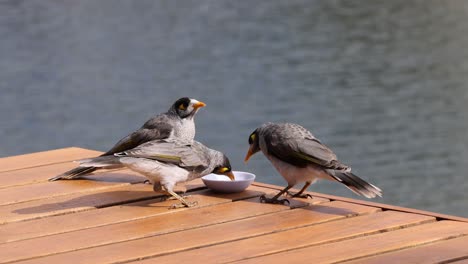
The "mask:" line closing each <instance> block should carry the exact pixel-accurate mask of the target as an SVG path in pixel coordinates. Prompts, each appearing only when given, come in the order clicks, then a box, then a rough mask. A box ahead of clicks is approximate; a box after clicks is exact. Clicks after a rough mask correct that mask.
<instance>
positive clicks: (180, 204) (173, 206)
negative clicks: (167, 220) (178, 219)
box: [169, 201, 198, 209]
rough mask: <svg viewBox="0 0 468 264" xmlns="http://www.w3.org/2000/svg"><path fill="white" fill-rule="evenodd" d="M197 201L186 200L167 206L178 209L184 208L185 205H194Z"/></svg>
mask: <svg viewBox="0 0 468 264" xmlns="http://www.w3.org/2000/svg"><path fill="white" fill-rule="evenodd" d="M197 205H198V202H197V201H194V202H186V203H179V204H173V205H171V206H170V207H169V209H178V208H185V207H194V206H197Z"/></svg>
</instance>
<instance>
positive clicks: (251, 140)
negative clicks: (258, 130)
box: [249, 134, 255, 145]
mask: <svg viewBox="0 0 468 264" xmlns="http://www.w3.org/2000/svg"><path fill="white" fill-rule="evenodd" d="M254 141H255V134H251V135H250V137H249V144H250V145H252V143H253V142H254Z"/></svg>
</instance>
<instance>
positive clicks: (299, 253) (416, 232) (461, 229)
mask: <svg viewBox="0 0 468 264" xmlns="http://www.w3.org/2000/svg"><path fill="white" fill-rule="evenodd" d="M466 234H468V225H467V224H466V223H462V222H456V221H438V222H435V223H429V224H424V225H418V226H415V227H410V228H405V229H401V230H396V231H392V232H386V233H382V234H377V235H370V236H364V237H359V238H355V239H350V240H345V241H339V242H335V243H329V244H324V245H318V246H311V247H306V248H300V249H295V250H290V251H286V252H282V253H278V254H272V255H267V256H263V257H258V258H253V259H248V260H245V261H241V262H240V263H269V262H272V261H276V262H287V263H304V261H307V260H310V259H313V260H314V263H331V262H342V261H345V260H351V259H357V258H360V257H365V256H370V255H375V254H381V253H384V252H389V251H394V250H399V249H403V248H409V247H415V246H418V245H422V244H425V243H431V242H436V241H441V240H446V239H450V238H454V237H458V236H463V235H466ZM193 259H195V258H193Z"/></svg>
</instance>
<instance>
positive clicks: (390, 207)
mask: <svg viewBox="0 0 468 264" xmlns="http://www.w3.org/2000/svg"><path fill="white" fill-rule="evenodd" d="M253 184H254V185H256V186H259V187H264V188H270V189H272V190H281V189H282V188H283V187H280V186H276V185H272V184H268V183H260V182H255V183H253ZM296 191H297V190H296ZM305 193H308V194H310V195H311V196H313V197H321V198H325V199H329V200H331V201H343V202H348V203H357V204H362V205H367V206H374V207H380V208H382V209H387V210H393V211H399V212H407V213H413V214H422V215H429V216H433V217H437V218H438V219H441V220H442V219H446V220H453V221H460V222H468V218H466V217H461V216H454V215H447V214H440V213H435V212H429V211H424V210H419V209H413V208H407V207H401V206H395V205H390V204H383V203H376V202H371V201H367V200H358V199H352V198H346V197H341V196H335V195H330V194H323V193H316V192H305Z"/></svg>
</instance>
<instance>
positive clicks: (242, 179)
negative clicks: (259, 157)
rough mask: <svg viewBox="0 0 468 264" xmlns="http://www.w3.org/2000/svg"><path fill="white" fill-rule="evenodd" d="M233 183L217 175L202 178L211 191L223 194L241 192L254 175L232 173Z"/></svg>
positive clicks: (252, 179)
mask: <svg viewBox="0 0 468 264" xmlns="http://www.w3.org/2000/svg"><path fill="white" fill-rule="evenodd" d="M232 173H233V174H234V178H235V180H234V181H231V179H229V178H228V177H227V176H224V175H218V174H214V173H212V174H208V175H205V176H203V177H202V181H203V183H204V184H205V185H206V187H208V188H210V189H211V190H213V191H217V192H223V193H235V192H242V191H243V190H245V189H247V187H249V185H250V184H251V183H252V182H253V181H254V180H255V174H252V173H249V172H244V171H233V172H232Z"/></svg>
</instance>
